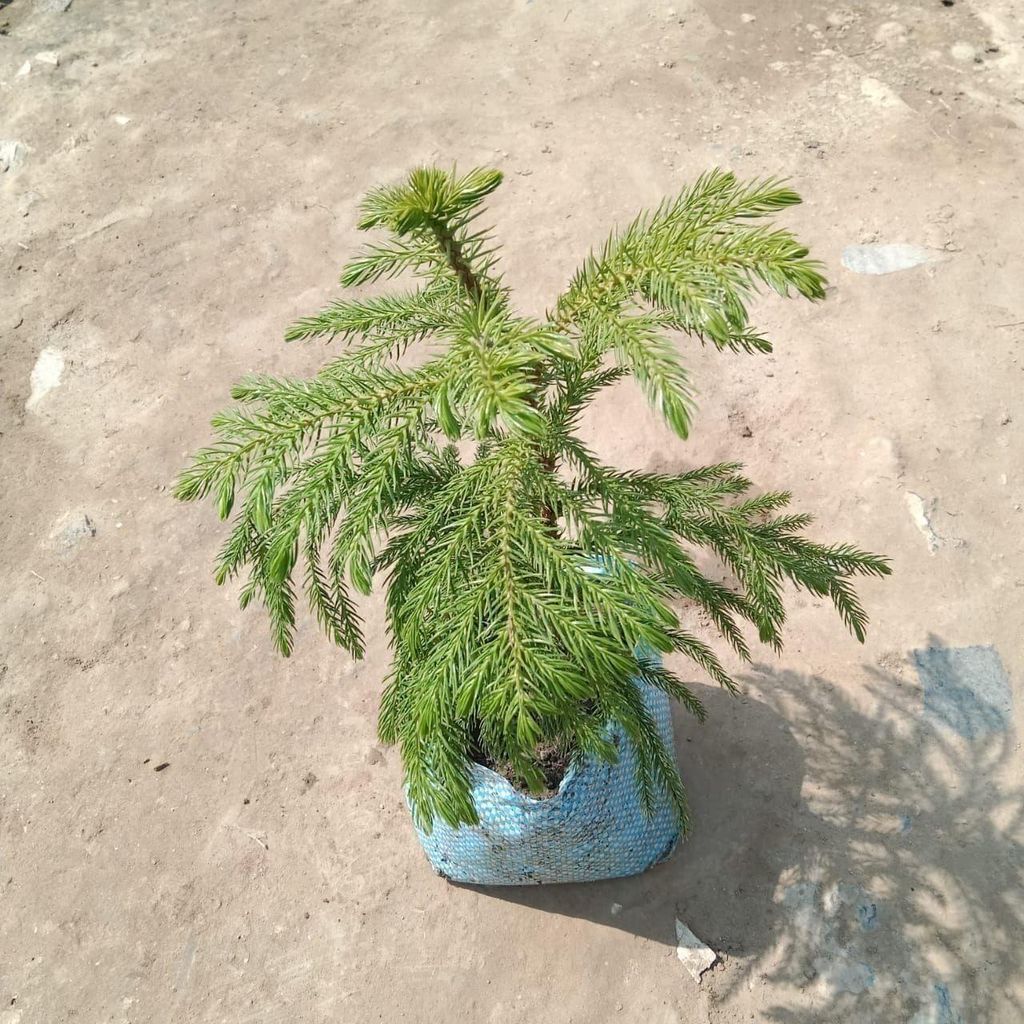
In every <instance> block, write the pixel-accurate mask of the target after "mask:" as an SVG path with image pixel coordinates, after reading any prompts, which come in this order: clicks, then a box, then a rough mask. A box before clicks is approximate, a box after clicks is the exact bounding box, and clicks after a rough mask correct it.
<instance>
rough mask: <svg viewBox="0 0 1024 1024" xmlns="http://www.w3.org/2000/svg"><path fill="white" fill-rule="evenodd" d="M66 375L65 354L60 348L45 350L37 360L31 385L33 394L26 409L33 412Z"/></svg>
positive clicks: (31, 377)
mask: <svg viewBox="0 0 1024 1024" xmlns="http://www.w3.org/2000/svg"><path fill="white" fill-rule="evenodd" d="M63 373H64V353H63V352H61V350H60V349H59V348H44V349H43V350H42V351H41V352H40V353H39V357H38V358H37V359H36V364H35V366H33V367H32V373H31V374H30V375H29V380H28V382H29V385H30V387H31V388H32V393H31V394H30V395H29V396H28V401H27V402H26V403H25V408H26V409H28V410H29V411H31V410H32V409H35V407H36V406H37V405H39V403H40V402H41V401H42V400H43V399H44V398H45V397H46V396H47V395H48V394H49V393H50V392H51V391H52V390H53V389H54V388H55V387H57V386H58V385H59V384H60V378H61V376H62V375H63Z"/></svg>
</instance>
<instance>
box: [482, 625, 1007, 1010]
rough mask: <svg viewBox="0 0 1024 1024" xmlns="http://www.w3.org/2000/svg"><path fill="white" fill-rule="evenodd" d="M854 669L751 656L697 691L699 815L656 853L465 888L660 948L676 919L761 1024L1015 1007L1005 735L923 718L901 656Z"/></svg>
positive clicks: (692, 737)
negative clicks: (852, 680)
mask: <svg viewBox="0 0 1024 1024" xmlns="http://www.w3.org/2000/svg"><path fill="white" fill-rule="evenodd" d="M937 643H938V642H937V641H934V640H933V646H934V645H935V644H937ZM865 671H866V673H867V675H868V682H867V684H866V685H860V686H859V687H858V688H857V689H856V690H853V691H852V694H853V696H851V695H849V694H848V693H847V692H846V691H844V690H842V689H840V688H839V687H837V686H836V685H835V684H834V683H832V682H830V681H828V680H825V679H821V678H818V677H810V676H803V675H800V674H797V673H791V672H778V671H775V670H773V669H771V668H769V667H760V666H759V667H758V669H757V671H756V672H755V673H754V674H752V675H750V676H748V677H747V678H745V679H744V680H743V682H744V685H745V687H746V688H747V690H748V695H747V696H745V697H743V698H741V699H739V700H737V699H734V698H731V697H729V696H728V695H727V694H724V693H722V692H721V691H718V690H714V689H711V688H706V689H705V690H703V691H702V692H701V697H702V699H703V700H704V701H705V703H706V705H707V707H708V711H709V717H708V722H707V723H706V724H705V725H704V726H700V725H697V724H696V723H695V722H694V721H693V720H692V719H688V718H685V717H684V716H682V715H679V716H678V717H677V720H676V753H677V757H678V760H679V763H680V766H681V769H682V771H683V776H684V779H685V781H686V784H687V787H688V790H689V793H690V798H691V804H692V810H693V818H694V822H695V827H694V829H693V832H692V833H691V835H690V836H689V838H688V839H687V841H686V842H685V843H683V844H682V845H681V846H680V848H679V849H678V850H677V852H676V853H675V855H674V856H673V857H672V859H671V860H669V861H668V862H666V863H665V864H662V865H659V866H658V867H657V868H654V869H653V870H651V871H649V872H647V873H646V874H644V875H639V876H636V877H634V878H626V879H617V880H612V881H608V882H598V883H590V884H587V885H559V886H542V887H535V888H533V887H522V888H519V887H510V888H505V887H474V888H477V891H481V892H485V893H487V894H489V895H491V896H493V897H496V898H498V899H502V900H507V901H510V902H514V903H517V904H520V905H524V906H529V907H532V908H534V909H536V910H537V911H539V912H543V913H550V914H560V915H567V916H571V917H577V918H584V919H587V920H590V921H593V922H596V923H600V924H602V925H605V926H608V927H613V928H619V929H622V930H624V931H628V932H630V933H632V934H634V935H637V936H641V937H644V938H647V939H650V940H653V941H656V942H659V943H665V944H668V945H675V918H679V920H681V921H683V922H685V923H686V924H687V925H688V926H689V927H690V928H691V929H692V930H693V932H694V933H695V934H697V935H698V936H699V937H700V938H701V939H702V940H703V941H705V942H706V943H707V944H708V945H709V946H711V947H712V949H714V950H715V951H716V952H717V953H719V955H720V956H722V957H723V960H724V965H723V966H722V967H720V968H717V969H716V970H715V971H714V972H712V974H711V975H708V976H705V979H704V981H703V983H702V984H704V985H706V986H707V987H708V988H709V989H710V990H711V991H712V993H713V997H714V999H715V1000H716V1001H720V1002H728V1001H729V1000H730V998H731V997H732V996H733V995H734V994H736V993H737V992H739V991H740V990H741V989H742V990H746V991H748V992H754V993H755V998H756V999H757V1000H758V1001H759V1003H760V1011H761V1014H762V1019H764V1020H769V1021H778V1022H782V1024H819V1022H821V1021H831V1020H842V1021H844V1022H847V1021H849V1022H859V1021H864V1022H872V1024H875V1022H877V1021H881V1020H885V1021H893V1022H897V1021H900V1022H903V1021H906V1022H911V1024H961V1022H962V1021H964V1020H971V1021H973V1022H976V1024H1002V1022H1003V1021H1006V1022H1009V1021H1017V1020H1021V1019H1024V995H1022V979H1021V975H1020V971H1019V967H1018V963H1019V961H1020V960H1021V954H1022V953H1024V790H1022V788H1021V785H1020V778H1019V775H1020V764H1019V763H1017V764H1016V766H1015V765H1014V760H1015V759H1014V752H1015V745H1016V742H1015V737H1014V734H1013V733H1012V732H1011V731H1008V730H1006V729H998V728H997V729H993V730H992V731H990V732H987V733H985V734H983V735H974V736H969V737H965V736H963V735H958V734H957V733H956V732H955V731H954V730H952V729H949V728H946V727H944V726H943V724H942V722H941V721H936V720H935V718H934V716H932V717H929V716H928V715H926V714H924V713H923V711H924V708H925V700H924V694H923V691H922V687H921V686H920V684H919V683H918V681H917V679H916V678H914V677H913V676H912V674H911V670H910V666H909V663H908V664H906V665H901V666H898V667H896V668H894V671H892V672H886V673H883V672H880V671H877V670H875V669H870V668H869V669H866V670H865ZM858 674H860V673H858ZM1014 767H1015V769H1016V770H1015V773H1014V772H1013V771H1012V769H1014ZM680 970H682V968H681V967H680Z"/></svg>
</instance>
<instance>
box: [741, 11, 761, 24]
mask: <svg viewBox="0 0 1024 1024" xmlns="http://www.w3.org/2000/svg"><path fill="white" fill-rule="evenodd" d="M740 21H742V22H743V24H744V25H750V24H752V23H753V22H755V21H757V15H756V14H741V15H740Z"/></svg>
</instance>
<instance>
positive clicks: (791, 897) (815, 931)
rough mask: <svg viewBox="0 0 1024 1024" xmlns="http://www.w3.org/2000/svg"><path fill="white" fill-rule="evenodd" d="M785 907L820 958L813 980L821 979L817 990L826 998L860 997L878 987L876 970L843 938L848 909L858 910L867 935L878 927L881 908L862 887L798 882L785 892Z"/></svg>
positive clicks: (815, 960)
mask: <svg viewBox="0 0 1024 1024" xmlns="http://www.w3.org/2000/svg"><path fill="white" fill-rule="evenodd" d="M782 904H783V906H785V907H787V908H788V909H789V910H790V912H791V913H792V917H793V924H794V926H795V927H796V928H797V929H798V931H800V932H801V933H803V935H804V937H805V938H806V940H807V942H808V947H809V948H811V949H814V950H816V951H817V952H818V954H819V955H818V956H816V957H815V958H814V959H813V961H812V963H811V968H812V971H811V972H810V976H811V977H815V978H816V979H817V982H816V987H817V988H818V989H819V991H820V992H821V993H822V994H823V995H826V996H829V997H835V996H836V995H838V994H840V993H849V994H851V995H859V994H860V993H862V992H866V991H867V990H868V989H870V988H872V987H873V986H874V984H875V970H874V968H873V967H872V966H871V965H870V964H869V963H867V962H865V961H864V960H863V959H861V958H860V956H859V955H858V951H857V950H855V949H854V948H853V947H852V946H851V945H849V943H848V942H847V941H846V940H845V938H843V936H844V935H845V934H846V930H845V928H844V927H843V922H844V920H845V919H846V918H847V917H848V915H849V911H848V910H847V908H850V907H852V908H854V914H855V916H856V919H857V921H858V922H859V923H860V925H861V927H862V929H863V930H865V931H870V930H872V929H873V928H875V927H876V926H877V923H878V908H877V904H875V903H874V901H872V899H871V897H870V896H869V895H868V894H867V893H866V892H865V891H864V890H863V889H862V888H861V887H860V886H858V885H850V884H848V883H840V884H838V885H830V886H827V887H826V886H822V885H820V884H816V883H814V882H797V883H794V884H792V885H789V886H787V887H786V889H785V890H784V891H783V893H782Z"/></svg>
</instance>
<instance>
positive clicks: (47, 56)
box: [36, 50, 60, 67]
mask: <svg viewBox="0 0 1024 1024" xmlns="http://www.w3.org/2000/svg"><path fill="white" fill-rule="evenodd" d="M36 60H37V61H38V62H39V63H40V64H49V65H50V66H51V67H57V66H58V65H59V64H60V54H59V53H58V52H57V51H56V50H42V51H41V52H40V53H37V54H36Z"/></svg>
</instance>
